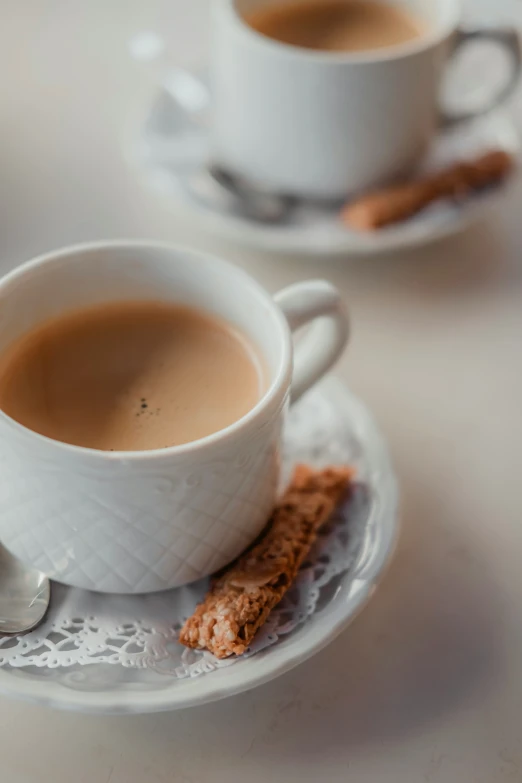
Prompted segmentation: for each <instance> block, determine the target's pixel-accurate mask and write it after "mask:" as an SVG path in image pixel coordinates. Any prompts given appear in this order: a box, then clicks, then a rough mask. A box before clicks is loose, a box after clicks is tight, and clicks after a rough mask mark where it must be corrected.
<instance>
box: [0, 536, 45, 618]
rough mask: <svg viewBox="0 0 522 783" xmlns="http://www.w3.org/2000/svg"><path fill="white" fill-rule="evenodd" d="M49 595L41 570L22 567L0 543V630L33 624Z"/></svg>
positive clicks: (43, 610)
mask: <svg viewBox="0 0 522 783" xmlns="http://www.w3.org/2000/svg"><path fill="white" fill-rule="evenodd" d="M50 598H51V585H50V583H49V579H48V578H47V577H46V576H45V574H42V573H41V572H40V571H33V570H31V569H30V568H26V567H25V566H24V565H23V564H22V563H21V562H20V561H19V560H17V559H16V558H15V557H13V555H11V554H9V552H8V551H7V550H6V549H4V548H3V547H1V546H0V634H18V633H24V632H26V631H30V630H31V629H32V628H34V627H35V626H37V625H38V623H40V622H41V621H42V619H43V617H44V615H45V613H46V611H47V608H48V606H49V601H50Z"/></svg>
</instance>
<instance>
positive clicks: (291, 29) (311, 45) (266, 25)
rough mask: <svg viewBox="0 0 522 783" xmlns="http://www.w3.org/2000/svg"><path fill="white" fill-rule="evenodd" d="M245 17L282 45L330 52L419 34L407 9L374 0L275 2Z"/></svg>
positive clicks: (420, 28)
mask: <svg viewBox="0 0 522 783" xmlns="http://www.w3.org/2000/svg"><path fill="white" fill-rule="evenodd" d="M245 21H246V22H247V23H248V24H249V25H250V27H252V28H254V30H256V31H257V32H259V33H261V34H262V35H265V36H268V37H269V38H273V39H275V40H277V41H280V42H281V43H286V44H290V45H291V46H299V47H302V48H305V49H318V50H322V51H332V52H335V51H347V52H358V51H366V50H370V49H381V48H383V47H387V46H396V45H398V44H403V43H406V42H408V41H411V40H413V39H415V38H417V37H419V36H420V35H422V33H423V25H422V23H421V22H420V20H418V19H416V18H415V17H414V16H413V15H412V14H410V13H409V12H408V11H406V10H404V9H403V8H401V7H399V6H396V5H390V4H388V3H384V2H376V1H375V0H301V1H298V2H296V0H286V2H276V0H274V2H272V3H269V4H268V5H262V6H261V7H258V8H256V9H255V10H254V11H252V12H250V13H249V14H246V15H245Z"/></svg>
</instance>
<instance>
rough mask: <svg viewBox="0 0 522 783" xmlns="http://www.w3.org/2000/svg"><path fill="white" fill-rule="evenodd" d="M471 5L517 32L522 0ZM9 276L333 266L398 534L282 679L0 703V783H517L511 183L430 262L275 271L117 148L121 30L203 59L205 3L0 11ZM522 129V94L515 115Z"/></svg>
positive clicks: (134, 84)
mask: <svg viewBox="0 0 522 783" xmlns="http://www.w3.org/2000/svg"><path fill="white" fill-rule="evenodd" d="M468 5H469V6H470V10H471V14H476V13H478V12H479V11H480V10H482V11H484V10H486V11H487V10H488V8H489V9H490V11H492V12H493V11H494V19H499V18H500V17H502V18H503V19H510V18H511V19H515V18H517V19H518V21H519V22H520V23H521V24H522V3H521V2H518V0H512V2H509V0H505V2H504V3H503V4H502V3H496V4H493V3H492V2H491V0H483V1H482V2H479V1H478V0H472V2H471V3H470V4H468ZM0 12H1V15H0V19H1V24H0V65H1V78H0V150H1V152H0V160H1V164H0V170H1V171H2V177H1V183H2V186H1V187H0V258H1V264H2V267H3V268H4V269H7V268H10V267H12V266H14V265H15V264H16V263H18V262H20V261H22V260H25V259H27V258H29V257H31V256H32V255H34V254H36V253H39V252H40V251H44V250H47V249H51V248H53V247H56V246H59V245H63V244H66V243H70V242H73V241H80V240H86V239H94V238H106V237H123V236H135V237H154V238H163V239H169V240H175V241H181V242H184V243H188V244H192V245H195V246H197V247H200V248H207V249H212V250H214V251H216V252H218V253H221V254H222V255H225V256H227V257H228V258H230V259H232V260H234V261H236V262H237V263H239V264H241V265H243V266H244V267H245V268H246V269H248V270H249V271H250V272H251V273H252V274H254V275H255V276H256V277H258V278H259V279H260V280H261V281H262V282H263V283H264V284H265V285H266V286H267V287H268V288H269V289H271V290H276V289H277V288H279V287H281V286H283V285H285V284H287V283H290V282H292V281H295V280H299V279H302V278H305V277H309V276H317V275H324V276H325V277H327V278H329V279H331V280H332V281H334V282H335V283H336V284H337V285H339V286H340V287H341V288H342V290H343V291H344V292H345V293H346V296H347V298H348V300H349V302H350V304H351V308H352V313H353V322H354V335H353V344H352V347H351V350H350V351H349V353H348V355H347V356H346V358H345V359H344V360H343V362H342V363H341V366H340V370H339V372H340V374H341V375H342V376H343V377H344V378H345V379H346V380H347V381H348V382H349V383H350V384H351V386H352V387H353V388H354V389H355V390H356V391H357V392H358V393H359V394H360V395H361V396H362V397H364V398H365V400H366V401H367V402H368V403H369V405H370V406H371V407H372V408H373V410H374V412H375V414H376V416H377V417H378V419H379V420H380V423H381V425H382V427H383V429H384V431H385V432H386V433H387V436H388V438H389V441H390V444H391V448H392V452H393V455H394V458H395V460H396V464H397V468H398V472H399V474H400V479H401V483H402V491H403V519H404V532H403V536H402V539H401V542H400V546H399V551H398V553H397V557H396V559H395V561H394V563H393V565H392V567H391V569H390V571H389V573H388V575H387V577H386V578H385V580H384V582H383V585H382V588H381V590H380V591H379V592H378V594H377V596H376V597H375V599H374V600H373V601H372V603H371V604H370V606H369V607H368V608H367V609H366V610H365V611H364V612H363V614H362V615H361V616H360V617H359V618H358V619H357V621H356V622H355V623H354V624H353V625H352V627H351V628H350V629H349V630H348V631H346V632H345V633H344V635H343V636H342V637H341V638H340V639H339V640H338V641H337V642H336V643H335V644H333V645H332V646H331V647H330V648H328V649H327V650H325V651H324V652H322V653H321V654H320V655H319V656H317V658H315V659H314V660H311V661H309V662H308V663H306V664H305V665H303V666H301V667H300V668H298V669H296V670H294V671H292V672H291V673H290V674H287V675H286V676H284V677H282V678H281V679H279V680H276V681H274V682H273V683H271V684H269V685H266V686H264V687H262V688H260V689H258V690H256V691H253V692H250V693H247V694H244V695H242V696H238V697H236V698H233V699H230V700H228V701H226V702H221V703H218V704H214V705H212V706H209V707H202V708H198V709H193V710H190V711H185V712H182V713H172V714H162V715H157V716H154V715H151V716H138V717H127V718H124V717H108V718H107V717H105V718H97V717H85V716H82V715H75V714H66V713H59V712H49V711H47V710H45V709H43V708H39V707H35V706H29V705H27V704H22V703H14V702H10V701H8V700H7V699H5V698H1V699H0V749H1V753H0V776H1V780H2V781H5V783H50V782H51V781H52V782H53V783H70V781H74V783H84V782H85V783H86V782H89V783H90V782H91V781H93V782H95V783H166V782H167V781H169V782H170V781H176V782H177V781H179V782H180V783H220V782H221V781H227V782H228V783H234V781H238V782H239V781H248V783H266V782H267V781H285V782H288V783H294V782H297V781H300V783H305V782H306V783H308V782H310V783H316V781H319V780H325V781H331V782H332V783H337V782H338V781H339V783H340V782H341V781H357V782H359V781H360V782H361V783H378V782H379V781H386V783H419V782H420V783H424V781H426V782H428V783H495V782H496V781H505V782H506V783H508V782H509V783H512V782H514V781H522V567H521V552H522V533H521V530H522V492H521V485H522V478H521V473H522V457H521V443H522V414H521V404H522V355H521V347H520V346H521V343H522V218H521V212H520V206H519V205H520V200H521V197H522V184H521V183H519V184H517V185H516V186H515V187H514V189H513V190H512V191H511V193H510V195H509V198H507V199H506V200H505V202H504V203H503V204H502V205H501V206H499V207H498V209H497V210H496V212H495V213H493V214H490V215H489V216H488V219H487V220H486V221H485V222H483V223H482V224H481V225H479V226H477V227H476V228H474V229H473V230H471V231H469V232H468V233H466V234H465V235H464V236H461V237H459V238H457V239H454V240H452V241H447V242H445V243H442V244H438V245H437V246H435V247H431V248H428V249H424V250H421V251H415V252H408V253H404V254H398V255H396V256H393V257H388V258H377V259H370V260H368V259H366V260H357V259H355V260H352V261H346V260H344V261H343V260H338V261H335V262H333V261H331V262H328V261H320V260H318V261H316V262H313V261H307V262H302V261H299V260H298V259H294V260H288V259H287V260H283V259H277V258H268V257H263V256H261V255H258V254H255V253H252V252H244V251H242V250H239V249H237V248H231V247H227V246H225V245H223V243H218V242H216V241H213V240H212V239H210V238H208V237H205V236H204V234H203V233H202V232H200V231H195V230H194V229H191V228H189V227H188V226H186V225H184V224H183V223H182V222H181V221H180V220H179V219H176V216H175V214H174V213H170V212H169V211H167V210H166V208H165V206H164V205H162V204H161V203H159V202H158V201H156V200H155V198H154V197H153V196H151V195H150V194H149V193H147V192H146V191H145V190H144V189H143V188H142V186H141V184H140V183H139V182H138V181H136V179H135V176H134V175H133V174H132V173H131V172H130V171H129V169H128V167H127V165H126V164H125V161H124V160H123V157H122V154H121V144H122V138H123V137H124V135H125V133H126V132H127V131H128V128H129V127H130V126H131V124H132V122H134V121H135V119H136V117H137V116H139V114H140V112H142V111H143V106H144V102H146V101H147V99H148V98H150V96H151V94H152V90H153V88H154V80H155V78H156V72H155V67H154V66H152V65H150V64H149V65H146V64H136V63H134V64H133V63H132V62H131V61H130V59H129V57H128V51H127V42H128V40H129V38H130V37H131V36H133V35H135V34H137V33H138V32H140V31H143V30H153V31H156V32H161V33H162V34H166V35H167V37H168V40H169V42H170V49H169V59H170V61H171V62H179V63H184V64H189V65H190V64H197V63H199V62H201V59H202V58H203V57H204V51H205V41H206V34H207V27H208V22H207V12H208V3H207V2H205V0H89V2H85V1H84V0H22V1H21V2H17V3H15V2H12V1H11V2H8V0H1V2H0ZM511 108H512V112H513V114H514V116H515V118H517V119H518V123H519V124H520V125H522V92H521V93H520V94H519V96H518V98H516V99H515V100H514V101H513V103H512V107H511Z"/></svg>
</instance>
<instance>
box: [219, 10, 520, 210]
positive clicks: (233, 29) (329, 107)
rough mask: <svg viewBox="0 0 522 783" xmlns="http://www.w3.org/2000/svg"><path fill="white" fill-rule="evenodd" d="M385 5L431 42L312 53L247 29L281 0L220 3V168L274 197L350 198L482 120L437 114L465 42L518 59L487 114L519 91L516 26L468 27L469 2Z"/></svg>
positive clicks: (485, 106)
mask: <svg viewBox="0 0 522 783" xmlns="http://www.w3.org/2000/svg"><path fill="white" fill-rule="evenodd" d="M285 1H286V0H285ZM297 1H299V0H297ZM384 2H388V3H391V4H394V5H398V6H399V7H403V8H405V9H406V10H410V11H411V12H412V13H413V14H415V15H416V16H418V18H420V19H421V20H423V21H424V22H425V23H426V33H425V34H423V35H422V36H421V37H419V38H418V39H416V40H414V41H412V42H409V43H406V44H404V45H400V46H394V47H389V48H386V49H380V50H374V51H368V52H362V53H349V52H348V53H343V52H340V53H329V52H320V51H312V50H308V49H301V48H298V47H293V46H289V45H286V44H283V43H280V42H278V41H275V40H272V39H270V38H267V37H265V36H263V35H260V34H259V33H257V32H256V31H254V30H253V29H252V28H250V27H249V26H248V25H247V24H246V23H245V21H244V18H243V17H244V14H248V12H249V11H251V10H252V9H254V8H258V7H259V6H263V5H274V3H275V4H277V0H214V3H213V6H212V7H213V25H212V29H213V46H212V56H211V65H210V75H211V81H212V91H213V110H212V111H213V114H212V146H211V154H212V157H213V159H214V161H215V162H217V163H219V165H221V166H222V167H224V168H225V169H227V170H229V171H230V172H231V173H233V174H236V175H241V176H244V177H246V178H248V179H250V180H251V181H252V183H253V184H257V185H258V186H259V187H262V188H267V189H269V190H272V191H276V192H282V193H288V194H294V195H301V196H309V197H319V198H342V197H345V196H346V195H347V194H349V193H350V192H355V191H359V190H364V189H366V188H369V187H371V186H374V185H376V184H378V183H383V182H386V181H387V180H392V179H393V178H394V177H396V176H398V175H400V174H402V173H406V172H407V171H408V170H409V169H411V168H412V167H413V166H414V165H415V163H417V162H418V160H419V159H420V157H421V156H422V155H423V153H424V152H425V150H426V148H427V146H428V144H429V142H430V140H431V139H432V137H433V135H434V134H435V133H436V131H437V128H438V126H439V124H440V122H441V120H443V121H448V120H450V121H455V120H457V119H459V120H460V119H464V118H465V119H467V118H469V117H470V116H472V115H473V114H474V113H477V112H470V111H463V112H462V113H461V114H460V115H459V116H458V117H457V116H455V115H453V116H451V117H448V116H447V114H443V113H442V112H441V109H440V100H439V99H440V93H441V81H442V77H443V73H444V65H445V63H446V62H447V60H448V59H449V58H450V57H451V56H452V55H453V54H454V52H455V51H456V50H457V49H460V48H461V47H462V46H463V45H464V44H466V43H468V42H469V41H474V40H477V39H484V38H485V39H489V40H492V41H494V42H496V43H498V44H499V45H501V46H502V47H504V48H505V49H506V50H507V52H508V54H509V56H510V58H511V63H510V65H511V67H510V72H509V75H508V77H507V80H506V82H505V83H504V84H503V85H502V86H501V88H500V89H499V91H498V92H497V93H496V94H495V95H490V96H487V97H486V99H485V101H484V102H483V103H482V104H481V108H480V111H485V110H487V109H490V108H491V107H492V106H493V105H495V104H497V103H499V102H501V101H503V100H504V99H505V98H506V97H507V95H509V93H510V92H511V91H512V89H513V87H514V85H515V83H516V81H517V78H518V75H519V72H520V61H521V48H520V41H519V37H518V34H517V32H516V31H515V30H514V29H512V28H496V29H487V30H468V31H465V30H462V29H460V27H459V23H460V17H461V3H460V0H384Z"/></svg>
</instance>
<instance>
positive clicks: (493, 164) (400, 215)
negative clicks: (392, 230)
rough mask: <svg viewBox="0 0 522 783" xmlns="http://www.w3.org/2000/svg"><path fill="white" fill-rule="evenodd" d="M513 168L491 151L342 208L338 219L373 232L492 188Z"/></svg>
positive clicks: (503, 155)
mask: <svg viewBox="0 0 522 783" xmlns="http://www.w3.org/2000/svg"><path fill="white" fill-rule="evenodd" d="M513 167H514V161H513V158H512V156H511V155H509V154H508V153H507V152H504V151H503V150H493V151H491V152H487V153H485V154H484V155H481V156H480V157H478V158H475V159H474V160H470V161H467V162H462V163H455V164H453V165H452V166H449V167H448V168H446V169H443V170H442V171H438V172H434V173H433V174H431V175H427V176H426V177H424V178H422V179H418V180H413V181H412V182H408V183H405V184H403V185H397V186H396V187H389V188H384V189H382V190H379V191H375V192H374V193H369V194H368V195H367V196H362V197H361V198H359V199H356V200H355V201H352V202H350V203H349V204H347V205H346V206H345V207H344V209H343V211H342V212H341V219H342V221H343V222H344V223H346V225H348V226H350V227H351V228H355V229H358V230H360V231H374V230H375V229H378V228H382V227H384V226H387V225H389V224H391V223H398V222H399V221H401V220H406V219H407V218H409V217H412V216H413V215H415V214H417V212H420V211H421V210H422V209H424V208H425V207H427V206H428V205H429V204H431V203H432V202H433V201H438V200H440V199H443V198H460V197H463V196H466V195H468V193H470V192H472V191H474V190H481V189H482V188H485V187H487V186H488V185H493V184H494V183H495V182H498V181H500V180H502V179H504V178H505V177H507V175H508V174H509V173H510V172H511V170H512V169H513Z"/></svg>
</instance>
